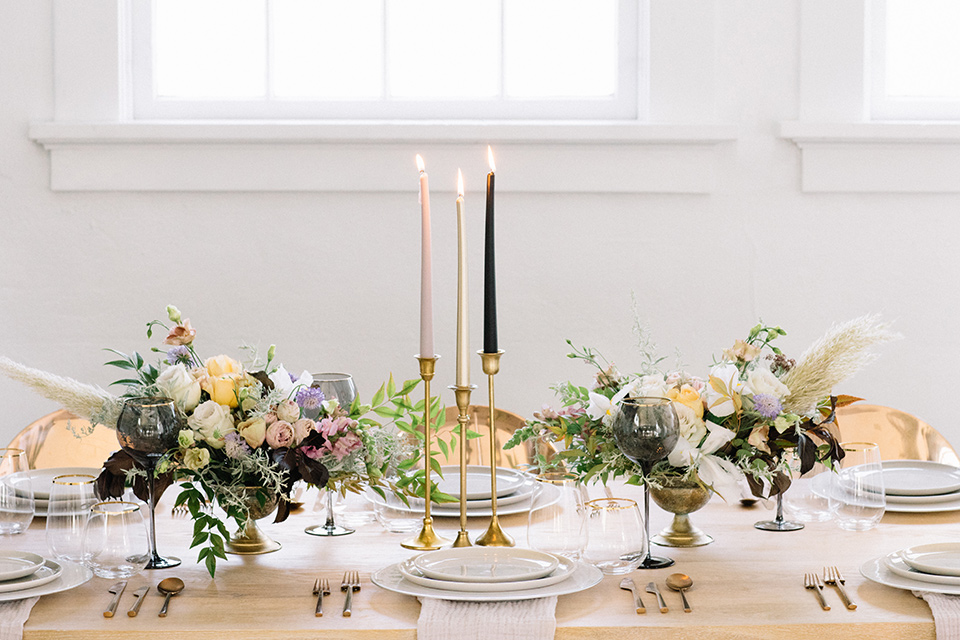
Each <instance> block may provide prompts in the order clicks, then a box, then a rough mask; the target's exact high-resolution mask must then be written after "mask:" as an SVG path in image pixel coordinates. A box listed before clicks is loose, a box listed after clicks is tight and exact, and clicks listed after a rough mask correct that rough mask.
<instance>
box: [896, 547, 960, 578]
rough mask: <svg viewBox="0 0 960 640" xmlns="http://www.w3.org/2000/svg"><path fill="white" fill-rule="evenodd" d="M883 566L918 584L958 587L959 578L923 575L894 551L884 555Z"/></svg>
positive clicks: (932, 574)
mask: <svg viewBox="0 0 960 640" xmlns="http://www.w3.org/2000/svg"><path fill="white" fill-rule="evenodd" d="M883 564H884V566H885V567H886V568H887V569H889V570H890V571H892V572H893V573H895V574H897V575H898V576H903V577H904V578H910V579H911V580H919V581H920V582H934V583H936V584H953V585H958V586H960V576H938V575H937V574H935V573H924V572H923V571H917V570H916V569H914V568H913V567H911V566H910V565H908V564H907V563H906V562H904V561H903V558H901V557H900V552H899V551H894V552H893V553H888V554H887V555H885V556H884V557H883Z"/></svg>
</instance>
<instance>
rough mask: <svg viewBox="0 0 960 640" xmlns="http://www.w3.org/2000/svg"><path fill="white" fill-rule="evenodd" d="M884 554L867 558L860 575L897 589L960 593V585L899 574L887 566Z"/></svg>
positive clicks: (861, 567) (950, 593)
mask: <svg viewBox="0 0 960 640" xmlns="http://www.w3.org/2000/svg"><path fill="white" fill-rule="evenodd" d="M883 558H884V556H880V557H879V558H874V559H873V560H867V561H866V562H864V563H863V564H862V565H860V575H862V576H863V577H864V578H866V579H867V580H872V581H873V582H876V583H878V584H882V585H886V586H888V587H893V588H895V589H906V590H907V591H931V592H933V593H946V594H949V595H960V585H952V584H934V583H933V582H923V581H921V580H914V579H912V578H906V577H904V576H899V575H897V574H895V573H894V572H893V571H890V569H888V568H887V567H886V564H885V563H884V561H883Z"/></svg>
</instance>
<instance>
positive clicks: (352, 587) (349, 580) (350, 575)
mask: <svg viewBox="0 0 960 640" xmlns="http://www.w3.org/2000/svg"><path fill="white" fill-rule="evenodd" d="M340 591H345V592H346V593H347V601H346V602H344V603H343V617H345V618H349V617H350V615H351V614H352V613H353V612H352V611H351V608H352V607H353V592H354V591H360V573H359V572H358V571H347V572H345V573H344V574H343V581H342V582H341V583H340Z"/></svg>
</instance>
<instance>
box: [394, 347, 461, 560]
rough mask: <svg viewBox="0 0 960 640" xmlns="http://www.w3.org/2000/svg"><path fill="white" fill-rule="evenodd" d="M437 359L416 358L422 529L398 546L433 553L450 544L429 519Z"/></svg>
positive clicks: (435, 357) (431, 519) (434, 357)
mask: <svg viewBox="0 0 960 640" xmlns="http://www.w3.org/2000/svg"><path fill="white" fill-rule="evenodd" d="M438 357H439V356H433V357H430V358H425V357H423V356H417V360H418V361H419V362H420V378H421V379H422V380H423V388H424V395H425V398H424V403H423V435H424V445H423V450H424V456H425V459H426V464H425V465H424V467H425V468H424V477H423V481H424V486H425V489H424V498H425V500H424V501H425V502H426V506H425V507H424V510H423V528H422V529H420V534H419V535H417V537H415V538H410V539H408V540H405V541H403V542H401V543H400V546H401V547H403V548H405V549H416V550H418V551H434V550H436V549H439V548H440V547H442V546H444V545H448V544H450V541H449V540H447V539H446V538H443V537H441V536H439V535H437V532H436V531H434V530H433V518H432V517H430V485H431V484H432V483H431V482H430V468H431V466H432V461H433V454H432V445H431V438H430V424H431V423H432V422H433V418H432V417H431V415H430V404H431V403H430V381H431V380H433V374H434V371H435V369H436V365H437V358H438Z"/></svg>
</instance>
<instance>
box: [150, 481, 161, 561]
mask: <svg viewBox="0 0 960 640" xmlns="http://www.w3.org/2000/svg"><path fill="white" fill-rule="evenodd" d="M156 482H157V478H156V476H155V475H154V471H153V469H149V470H148V471H147V499H148V501H149V503H150V505H149V506H150V559H151V562H152V561H156V560H159V559H160V556H159V555H157V516H156V509H155V507H156V500H157V498H156Z"/></svg>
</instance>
